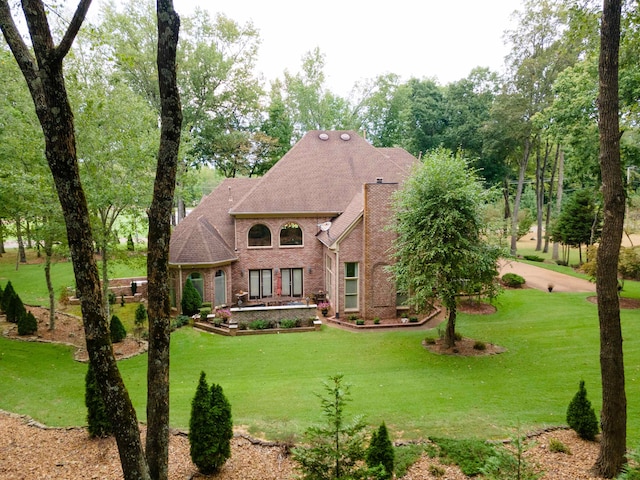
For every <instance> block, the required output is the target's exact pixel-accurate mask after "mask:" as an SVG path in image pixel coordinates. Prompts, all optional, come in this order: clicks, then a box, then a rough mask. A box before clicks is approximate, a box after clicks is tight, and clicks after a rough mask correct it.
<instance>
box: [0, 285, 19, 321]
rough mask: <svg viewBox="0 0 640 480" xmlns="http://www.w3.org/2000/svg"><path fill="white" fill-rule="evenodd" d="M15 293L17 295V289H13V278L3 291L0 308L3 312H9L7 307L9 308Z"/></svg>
mask: <svg viewBox="0 0 640 480" xmlns="http://www.w3.org/2000/svg"><path fill="white" fill-rule="evenodd" d="M14 295H16V291H15V290H14V289H13V285H12V284H11V280H9V281H8V282H7V285H6V286H5V287H4V290H3V292H2V301H1V302H0V310H2V312H4V313H7V309H8V308H9V302H10V301H11V298H12V297H13V296H14Z"/></svg>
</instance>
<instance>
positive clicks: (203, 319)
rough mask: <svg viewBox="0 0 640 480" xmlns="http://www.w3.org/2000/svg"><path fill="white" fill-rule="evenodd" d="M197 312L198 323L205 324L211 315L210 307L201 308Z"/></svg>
mask: <svg viewBox="0 0 640 480" xmlns="http://www.w3.org/2000/svg"><path fill="white" fill-rule="evenodd" d="M198 311H199V312H200V321H201V322H206V321H207V318H208V317H209V315H210V314H211V307H201V308H200V309H199V310H198Z"/></svg>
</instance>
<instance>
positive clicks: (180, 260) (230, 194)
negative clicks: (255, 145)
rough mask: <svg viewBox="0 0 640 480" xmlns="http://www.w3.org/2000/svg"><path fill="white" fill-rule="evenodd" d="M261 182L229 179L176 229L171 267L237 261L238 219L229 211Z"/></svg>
mask: <svg viewBox="0 0 640 480" xmlns="http://www.w3.org/2000/svg"><path fill="white" fill-rule="evenodd" d="M256 182H257V179H254V178H227V179H225V180H224V181H223V182H222V183H221V184H220V185H219V186H218V187H217V188H216V189H215V190H214V191H213V192H211V193H210V194H209V195H208V196H206V197H205V198H204V199H203V200H202V201H201V202H200V204H199V205H198V206H197V207H196V208H194V209H193V211H192V212H191V213H190V214H189V215H187V217H186V218H185V219H184V220H183V221H182V222H180V224H179V225H178V226H177V227H176V228H175V229H174V231H173V233H172V235H171V244H170V247H169V263H171V264H180V265H189V264H191V265H196V264H197V265H211V264H218V263H224V262H229V261H232V260H235V259H236V255H235V252H234V243H235V231H234V219H233V217H231V216H230V215H229V209H230V208H231V206H232V205H233V204H234V202H237V201H238V200H239V199H240V198H242V196H244V195H245V194H246V192H247V191H249V190H250V189H251V187H252V186H253V185H254V184H255V183H256Z"/></svg>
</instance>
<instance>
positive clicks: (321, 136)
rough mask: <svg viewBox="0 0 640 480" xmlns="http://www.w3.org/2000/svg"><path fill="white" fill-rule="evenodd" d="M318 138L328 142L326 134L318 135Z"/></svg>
mask: <svg viewBox="0 0 640 480" xmlns="http://www.w3.org/2000/svg"><path fill="white" fill-rule="evenodd" d="M318 138H320V140H329V135H328V134H326V133H321V134H320V135H318Z"/></svg>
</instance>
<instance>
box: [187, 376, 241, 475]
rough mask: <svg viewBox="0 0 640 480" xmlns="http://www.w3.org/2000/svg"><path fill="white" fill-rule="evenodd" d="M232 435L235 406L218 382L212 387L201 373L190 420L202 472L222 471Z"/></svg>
mask: <svg viewBox="0 0 640 480" xmlns="http://www.w3.org/2000/svg"><path fill="white" fill-rule="evenodd" d="M232 437H233V424H232V420H231V406H230V405H229V402H228V400H227V398H226V397H225V396H224V393H223V391H222V387H220V386H219V385H216V384H214V385H212V386H211V389H209V386H208V384H207V380H206V375H205V373H204V372H201V373H200V380H199V382H198V387H197V388H196V394H195V396H194V397H193V400H192V401H191V417H190V419H189V444H190V453H191V460H192V461H193V463H194V464H195V466H196V467H197V468H198V470H199V471H200V472H201V473H203V474H205V475H208V474H212V473H215V472H217V471H218V470H220V468H221V467H222V465H224V463H225V462H226V460H227V459H228V458H229V457H230V456H231V438H232Z"/></svg>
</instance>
